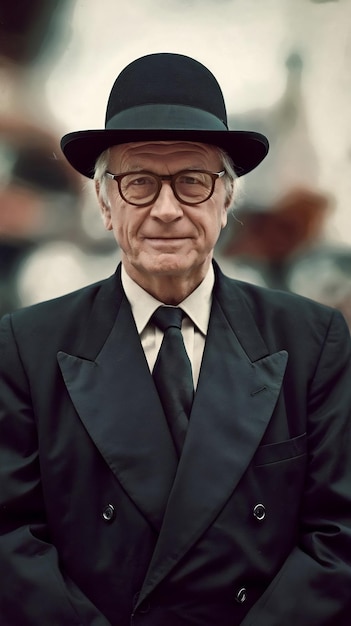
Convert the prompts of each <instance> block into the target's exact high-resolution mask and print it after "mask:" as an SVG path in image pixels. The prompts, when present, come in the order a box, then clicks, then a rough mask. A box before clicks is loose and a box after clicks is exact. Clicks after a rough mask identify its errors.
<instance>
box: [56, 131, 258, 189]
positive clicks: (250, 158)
mask: <svg viewBox="0 0 351 626" xmlns="http://www.w3.org/2000/svg"><path fill="white" fill-rule="evenodd" d="M139 141H189V142H193V143H205V144H210V145H214V146H218V147H219V148H222V149H223V150H225V151H226V152H227V154H228V155H229V156H230V157H231V159H232V161H233V163H234V169H235V172H236V174H237V175H238V176H243V175H244V174H247V173H248V172H251V171H252V170H253V169H254V168H255V167H257V165H259V163H261V161H263V159H264V158H265V156H266V155H267V153H268V149H269V143H268V140H267V138H266V137H265V136H264V135H262V134H260V133H256V132H254V131H244V130H223V131H222V130H220V131H217V130H173V129H172V130H169V129H168V130H163V129H147V130H142V129H135V130H134V129H123V130H122V129H111V130H85V131H84V130H83V131H76V132H73V133H69V134H67V135H65V136H64V137H63V138H62V140H61V148H62V151H63V153H64V155H65V157H66V159H67V160H68V161H69V163H70V164H71V165H72V166H73V167H74V169H75V170H77V171H78V172H80V174H83V176H87V177H88V178H93V177H94V169H95V163H96V160H97V158H98V157H99V156H100V154H102V152H104V151H105V150H107V148H111V147H112V146H116V145H120V144H125V143H131V142H139Z"/></svg>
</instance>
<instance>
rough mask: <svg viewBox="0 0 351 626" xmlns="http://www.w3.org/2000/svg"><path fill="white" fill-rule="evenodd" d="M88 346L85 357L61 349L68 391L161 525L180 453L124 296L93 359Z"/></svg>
mask: <svg viewBox="0 0 351 626" xmlns="http://www.w3.org/2000/svg"><path fill="white" fill-rule="evenodd" d="M104 305H105V306H108V303H107V302H105V303H104ZM91 323H92V326H93V324H94V319H92V320H91ZM87 344H88V345H89V346H90V342H89V340H87ZM88 345H87V346H84V344H83V346H82V348H81V354H82V353H83V355H84V356H79V357H78V356H75V355H70V354H67V353H64V352H60V353H59V354H58V361H59V365H60V368H61V371H62V375H63V378H64V381H65V384H66V387H67V390H68V392H69V394H70V397H71V400H72V402H73V404H74V406H75V408H76V411H77V413H78V415H79V417H80V419H81V421H82V422H83V424H84V426H85V428H86V430H87V431H88V433H89V435H90V437H91V439H92V440H93V442H94V443H95V445H96V446H97V448H98V449H99V451H100V452H101V454H102V456H103V457H104V459H105V461H106V462H107V463H108V465H109V466H110V468H111V470H112V471H113V472H114V474H115V475H116V476H117V478H118V480H119V482H120V483H121V485H122V486H123V488H124V489H125V490H126V492H127V493H128V494H129V495H130V497H131V498H132V500H133V501H134V502H135V504H136V505H137V506H138V508H139V509H140V510H141V511H143V513H144V514H145V516H146V517H147V518H148V520H149V522H150V523H151V524H152V525H153V527H154V528H155V530H159V529H160V527H161V523H162V519H163V515H164V510H165V507H166V503H167V499H168V496H169V492H170V489H171V486H172V484H173V481H174V476H175V473H176V469H177V458H176V454H175V450H174V446H173V442H172V440H171V437H170V434H169V430H168V427H167V424H166V421H165V418H164V415H163V412H162V408H161V405H160V401H159V398H158V395H157V393H156V390H155V386H154V383H153V380H152V377H151V375H150V372H149V369H148V365H147V362H146V359H145V356H144V353H143V350H142V346H141V343H140V339H139V336H138V333H137V330H136V327H135V324H134V319H133V317H132V313H131V311H130V306H129V304H128V302H127V300H126V298H125V297H122V299H121V301H120V305H119V308H118V311H117V316H116V319H115V323H114V324H113V327H112V329H110V333H109V335H108V336H107V339H106V340H105V342H104V344H103V346H102V348H101V346H100V351H99V352H98V354H97V355H96V356H95V358H92V354H91V347H89V348H88ZM88 350H89V352H90V358H89V359H88V358H86V354H85V353H86V352H87V351H88ZM160 467H162V472H160Z"/></svg>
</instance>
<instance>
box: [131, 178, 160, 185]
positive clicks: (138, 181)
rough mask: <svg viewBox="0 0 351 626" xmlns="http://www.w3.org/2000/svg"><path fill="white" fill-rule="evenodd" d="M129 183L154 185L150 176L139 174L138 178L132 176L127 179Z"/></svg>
mask: <svg viewBox="0 0 351 626" xmlns="http://www.w3.org/2000/svg"><path fill="white" fill-rule="evenodd" d="M129 184H130V185H137V186H141V185H154V184H155V181H154V179H153V178H151V177H150V176H139V177H138V178H133V179H131V180H130V181H129Z"/></svg>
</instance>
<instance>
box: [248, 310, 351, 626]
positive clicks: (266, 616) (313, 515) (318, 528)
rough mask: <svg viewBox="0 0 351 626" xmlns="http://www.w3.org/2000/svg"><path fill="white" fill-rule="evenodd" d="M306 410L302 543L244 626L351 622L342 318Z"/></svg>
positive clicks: (349, 418) (350, 410) (347, 383)
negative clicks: (306, 468)
mask: <svg viewBox="0 0 351 626" xmlns="http://www.w3.org/2000/svg"><path fill="white" fill-rule="evenodd" d="M307 349H308V347H307V346H306V350H307ZM307 411H308V415H307V438H308V459H309V461H308V470H307V474H306V482H305V489H304V493H303V497H302V502H301V514H300V524H299V534H298V540H297V545H296V547H295V549H294V550H293V551H292V552H291V554H290V555H289V557H288V558H287V560H286V561H285V563H284V564H283V565H282V567H281V569H280V571H279V572H278V574H277V575H276V577H275V578H274V580H273V581H272V582H271V584H270V585H269V587H268V588H267V590H266V591H265V593H264V594H263V595H262V596H261V597H260V599H259V600H258V601H257V603H256V604H255V605H254V606H253V607H252V609H251V610H250V611H249V613H248V614H247V615H246V617H245V619H244V620H243V621H242V626H258V624H259V625H260V626H282V625H283V624H284V626H296V625H297V624H299V626H336V625H337V626H349V624H350V623H351V621H350V620H351V617H350V616H351V363H350V336H349V330H348V329H347V327H346V324H345V322H344V320H343V318H342V317H341V315H340V314H339V313H338V312H335V313H334V314H333V316H332V321H331V324H330V326H329V330H328V333H327V336H326V339H325V342H324V345H323V346H322V349H321V352H320V357H319V360H318V363H317V367H316V369H315V371H314V373H313V377H312V379H311V384H310V386H309V391H308V398H307Z"/></svg>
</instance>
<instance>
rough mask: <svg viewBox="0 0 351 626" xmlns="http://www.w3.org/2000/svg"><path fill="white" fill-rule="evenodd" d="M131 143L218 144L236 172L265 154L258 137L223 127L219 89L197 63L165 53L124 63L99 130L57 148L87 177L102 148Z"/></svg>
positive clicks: (71, 137) (73, 135) (264, 145)
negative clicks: (184, 142)
mask: <svg viewBox="0 0 351 626" xmlns="http://www.w3.org/2000/svg"><path fill="white" fill-rule="evenodd" d="M136 141H191V142H200V143H206V144H213V145H215V146H219V147H220V148H222V149H224V150H225V151H226V152H227V153H228V154H229V156H230V157H231V158H232V160H233V162H234V166H235V171H236V173H237V175H238V176H242V175H243V174H247V172H250V171H251V170H253V169H254V167H256V166H257V165H258V164H259V163H260V162H261V161H262V160H263V159H264V157H265V156H266V154H267V152H268V140H267V139H266V137H265V136H264V135H261V134H260V133H256V132H253V131H239V130H228V125H227V113H226V109H225V104H224V100H223V95H222V91H221V88H220V86H219V84H218V82H217V80H216V79H215V77H214V76H213V74H211V72H210V71H209V70H208V69H207V68H206V67H205V66H204V65H202V64H201V63H199V62H198V61H195V60H194V59H192V58H190V57H187V56H184V55H181V54H171V53H159V54H150V55H147V56H144V57H141V58H140V59H137V60H136V61H133V62H132V63H130V64H129V65H127V67H126V68H125V69H124V70H123V71H122V72H121V73H120V75H119V76H118V77H117V79H116V81H115V83H114V85H113V87H112V90H111V93H110V97H109V100H108V104H107V110H106V121H105V129H104V130H82V131H77V132H73V133H69V134H68V135H65V136H64V137H63V138H62V140H61V147H62V150H63V152H64V154H65V156H66V158H67V159H68V161H69V162H70V163H71V165H73V167H74V168H75V169H76V170H78V172H80V173H81V174H84V176H88V177H90V178H92V177H93V176H94V167H95V162H96V159H97V158H98V157H99V155H100V154H101V153H102V152H103V151H104V150H106V149H107V148H109V147H111V146H115V145H118V144H122V143H130V142H136Z"/></svg>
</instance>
